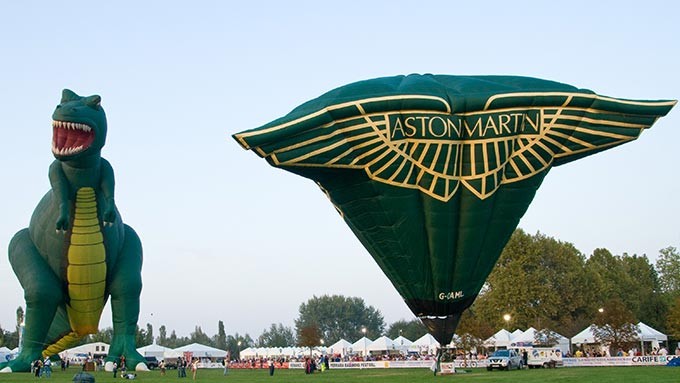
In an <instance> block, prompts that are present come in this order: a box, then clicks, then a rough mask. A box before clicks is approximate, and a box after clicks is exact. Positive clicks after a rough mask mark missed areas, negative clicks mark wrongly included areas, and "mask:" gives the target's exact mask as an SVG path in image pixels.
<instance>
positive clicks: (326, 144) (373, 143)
mask: <svg viewBox="0 0 680 383" xmlns="http://www.w3.org/2000/svg"><path fill="white" fill-rule="evenodd" d="M386 103H391V105H392V106H393V107H390V108H385V107H384V105H386ZM674 103H675V102H674V101H657V102H654V101H628V100H619V99H614V98H607V97H602V96H598V95H596V94H590V93H569V92H542V93H526V92H525V93H506V94H498V95H495V96H492V97H490V98H489V99H488V101H487V102H486V105H485V107H484V108H483V110H478V111H473V112H465V113H455V114H454V113H452V112H451V110H452V108H451V105H450V104H449V102H448V101H447V100H445V99H443V98H440V97H436V96H427V95H400V96H388V97H376V98H367V99H362V100H357V101H351V102H347V103H341V104H337V105H332V106H329V107H326V108H324V109H322V110H319V111H318V112H316V113H312V114H309V115H306V116H303V117H300V118H297V119H294V120H292V121H288V122H286V123H282V124H279V125H273V126H269V127H267V128H263V129H256V130H252V131H247V132H243V133H240V134H237V135H235V137H236V139H237V140H238V141H239V142H240V143H241V145H243V146H244V147H245V148H248V149H249V148H251V143H250V142H251V141H252V139H253V138H254V137H255V136H258V135H263V134H264V135H273V136H275V137H276V139H270V140H268V141H267V142H265V143H260V144H256V145H255V146H254V148H255V150H256V151H257V153H258V154H259V155H260V156H262V157H265V158H267V159H268V160H269V161H270V162H271V163H272V164H273V165H275V166H277V167H323V168H346V169H360V170H364V171H365V172H366V174H367V176H368V177H370V178H371V179H373V180H376V181H379V182H383V183H386V184H390V185H393V186H397V187H404V188H412V189H418V190H420V191H421V192H423V193H425V194H428V195H430V196H432V197H433V198H436V199H439V200H442V201H448V200H449V199H450V198H451V197H452V196H453V195H455V193H456V191H457V190H458V189H459V187H460V186H461V185H463V186H464V187H465V188H467V189H468V190H470V191H471V192H472V193H473V194H475V195H476V196H477V197H478V198H480V199H485V198H487V197H489V196H491V195H492V194H493V193H494V192H495V191H496V190H497V189H498V188H499V187H500V186H501V185H503V184H506V183H511V182H516V181H520V180H523V179H526V178H529V177H531V176H533V175H535V174H538V173H540V172H543V171H545V170H547V169H549V168H550V166H554V165H561V164H563V163H566V162H569V161H571V160H575V159H578V158H580V157H584V156H587V155H589V154H593V153H596V152H598V151H601V150H605V149H607V148H610V147H614V146H617V145H620V144H622V143H625V142H627V141H631V140H634V139H636V138H637V137H638V136H639V134H640V133H641V131H642V130H643V129H645V128H648V127H650V126H651V125H652V124H653V123H654V121H655V120H656V118H658V115H650V114H631V113H630V112H629V110H630V109H631V108H628V107H631V106H632V107H634V109H635V110H638V109H640V108H642V109H644V108H650V109H652V108H667V107H668V106H669V105H670V106H672V105H673V104H674ZM414 105H419V106H422V105H427V107H426V108H422V107H420V108H413V107H409V106H414ZM518 105H522V106H518ZM405 106H406V107H405ZM403 116H421V117H416V118H420V119H421V120H420V121H421V122H422V123H423V130H424V129H425V128H424V126H425V125H424V124H425V123H424V121H425V118H427V119H430V120H428V121H435V120H436V121H444V124H445V123H446V121H449V123H450V124H451V125H450V126H449V133H453V134H449V135H447V136H446V137H443V138H442V137H434V136H430V137H426V136H427V135H421V136H419V137H416V136H412V137H396V135H395V129H397V128H398V127H397V126H395V124H394V123H395V121H397V120H399V119H400V118H402V117H403ZM422 116H428V117H422ZM503 116H508V117H507V118H506V119H505V120H503ZM509 119H513V120H514V122H515V126H514V128H513V129H509V128H507V126H505V127H506V128H507V129H505V130H504V129H501V128H499V126H498V125H499V124H501V125H502V124H503V121H505V122H506V125H507V122H508V121H509ZM499 121H500V122H499ZM451 126H453V128H451ZM283 131H287V132H288V133H291V132H294V133H293V134H278V133H281V132H283ZM489 133H490V134H489ZM255 141H256V140H255Z"/></svg>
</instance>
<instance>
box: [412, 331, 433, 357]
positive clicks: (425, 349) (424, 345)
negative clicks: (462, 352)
mask: <svg viewBox="0 0 680 383" xmlns="http://www.w3.org/2000/svg"><path fill="white" fill-rule="evenodd" d="M439 346H440V345H439V342H437V340H436V339H434V337H433V336H432V335H430V334H425V335H423V336H421V337H420V338H418V339H416V340H415V341H413V343H412V344H411V347H409V351H417V352H419V353H421V354H424V353H427V354H434V353H435V352H436V351H437V349H438V348H439Z"/></svg>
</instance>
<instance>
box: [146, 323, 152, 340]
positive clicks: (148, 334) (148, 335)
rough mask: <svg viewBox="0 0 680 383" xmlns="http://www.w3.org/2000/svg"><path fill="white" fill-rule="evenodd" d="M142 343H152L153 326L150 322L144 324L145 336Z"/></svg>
mask: <svg viewBox="0 0 680 383" xmlns="http://www.w3.org/2000/svg"><path fill="white" fill-rule="evenodd" d="M144 343H146V344H153V326H152V325H151V323H147V324H146V338H144Z"/></svg>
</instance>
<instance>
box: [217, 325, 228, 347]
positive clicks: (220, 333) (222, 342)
mask: <svg viewBox="0 0 680 383" xmlns="http://www.w3.org/2000/svg"><path fill="white" fill-rule="evenodd" d="M215 347H217V348H219V349H220V350H226V349H227V333H226V332H225V331H224V322H222V321H218V322H217V337H216V338H215Z"/></svg>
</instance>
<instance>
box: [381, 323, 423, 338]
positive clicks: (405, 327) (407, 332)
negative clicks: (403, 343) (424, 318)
mask: <svg viewBox="0 0 680 383" xmlns="http://www.w3.org/2000/svg"><path fill="white" fill-rule="evenodd" d="M425 334H427V327H425V325H423V322H421V321H420V319H412V320H410V321H406V320H404V319H401V320H398V321H396V322H394V323H392V324H391V325H390V327H389V328H388V329H387V337H388V338H390V339H395V338H396V337H398V336H400V335H401V336H403V337H404V338H406V339H409V340H417V339H419V338H420V337H422V336H423V335H425Z"/></svg>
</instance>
